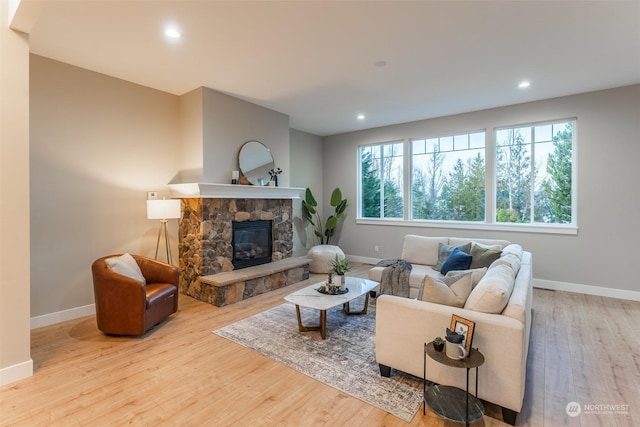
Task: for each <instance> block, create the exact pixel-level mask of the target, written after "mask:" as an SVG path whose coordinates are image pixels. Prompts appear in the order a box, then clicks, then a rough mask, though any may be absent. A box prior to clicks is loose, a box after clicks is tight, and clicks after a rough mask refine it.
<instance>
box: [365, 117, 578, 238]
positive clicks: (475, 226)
mask: <svg viewBox="0 0 640 427" xmlns="http://www.w3.org/2000/svg"><path fill="white" fill-rule="evenodd" d="M563 122H572V123H573V143H572V153H571V162H572V163H571V179H572V181H571V192H572V194H571V217H572V219H571V223H562V224H557V223H536V222H530V223H509V222H497V221H496V211H497V208H496V186H497V169H496V168H497V161H496V156H497V143H496V132H497V131H498V130H503V129H512V128H518V127H534V126H544V125H553V124H559V123H563ZM477 132H484V134H485V218H484V221H453V220H451V221H449V220H429V219H412V218H411V212H412V209H413V208H412V206H413V194H412V193H413V191H412V187H411V186H412V183H413V164H412V158H413V154H412V152H411V151H412V147H411V144H412V141H413V140H417V139H430V138H441V137H442V136H445V137H446V136H455V135H464V134H473V133H477ZM578 132H579V129H578V119H577V117H570V118H559V119H550V120H542V121H534V122H524V123H520V124H510V125H501V126H493V127H492V128H491V130H490V131H489V130H488V129H486V128H485V129H476V130H473V131H468V132H450V133H448V134H445V133H440V135H429V136H420V137H406V138H397V139H394V140H392V141H386V142H375V143H363V144H359V145H358V146H357V151H356V153H357V154H356V158H357V159H356V163H357V168H358V172H357V185H356V197H357V204H358V209H357V213H356V219H355V221H356V224H361V225H388V226H400V227H418V228H447V229H460V230H481V231H484V230H486V231H507V232H523V233H541V234H566V235H576V234H578V229H579V227H578V210H577V206H578V179H577V177H578V167H579V165H578V162H577V158H578ZM400 142H402V143H403V145H404V157H403V164H402V167H403V180H404V188H403V202H404V217H403V218H363V217H362V212H361V210H362V197H361V191H362V176H361V174H362V168H361V157H360V149H361V148H362V147H368V146H375V145H383V144H391V143H400ZM534 162H535V158H534V161H533V162H532V166H531V167H532V168H533V163H534ZM407 171H409V172H408V173H407ZM532 197H533V196H532Z"/></svg>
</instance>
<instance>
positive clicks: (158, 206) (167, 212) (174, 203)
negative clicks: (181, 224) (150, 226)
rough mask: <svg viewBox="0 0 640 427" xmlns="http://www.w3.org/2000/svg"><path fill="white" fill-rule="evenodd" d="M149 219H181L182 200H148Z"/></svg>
mask: <svg viewBox="0 0 640 427" xmlns="http://www.w3.org/2000/svg"><path fill="white" fill-rule="evenodd" d="M147 218H148V219H174V218H180V200H179V199H170V200H164V199H163V200H147Z"/></svg>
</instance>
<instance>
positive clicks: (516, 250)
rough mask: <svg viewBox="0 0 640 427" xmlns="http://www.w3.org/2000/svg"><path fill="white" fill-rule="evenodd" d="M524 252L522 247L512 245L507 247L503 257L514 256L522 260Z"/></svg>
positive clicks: (503, 251)
mask: <svg viewBox="0 0 640 427" xmlns="http://www.w3.org/2000/svg"><path fill="white" fill-rule="evenodd" d="M522 252H523V250H522V246H520V245H517V244H515V243H512V244H510V245H508V246H505V248H504V249H503V250H502V255H506V254H514V255H515V256H517V257H518V258H520V259H522Z"/></svg>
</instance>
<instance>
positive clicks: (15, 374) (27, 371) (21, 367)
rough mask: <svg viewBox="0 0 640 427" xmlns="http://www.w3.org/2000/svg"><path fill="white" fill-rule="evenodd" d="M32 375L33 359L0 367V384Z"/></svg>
mask: <svg viewBox="0 0 640 427" xmlns="http://www.w3.org/2000/svg"><path fill="white" fill-rule="evenodd" d="M32 375H33V359H31V358H29V360H27V361H25V362H22V363H17V364H15V365H12V366H7V367H6V368H2V369H0V386H3V385H6V384H9V383H12V382H14V381H18V380H21V379H24V378H29V377H30V376H32Z"/></svg>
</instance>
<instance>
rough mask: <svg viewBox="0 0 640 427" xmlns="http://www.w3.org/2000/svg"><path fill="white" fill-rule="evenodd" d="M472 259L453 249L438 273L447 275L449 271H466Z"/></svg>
mask: <svg viewBox="0 0 640 427" xmlns="http://www.w3.org/2000/svg"><path fill="white" fill-rule="evenodd" d="M472 260H473V257H472V256H471V255H469V254H467V253H464V252H462V251H461V250H460V249H458V248H455V249H454V250H453V252H451V255H449V258H447V260H446V261H445V262H444V264H442V268H441V269H440V273H442V274H447V273H448V272H449V271H451V270H468V269H469V266H470V265H471V261H472Z"/></svg>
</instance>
